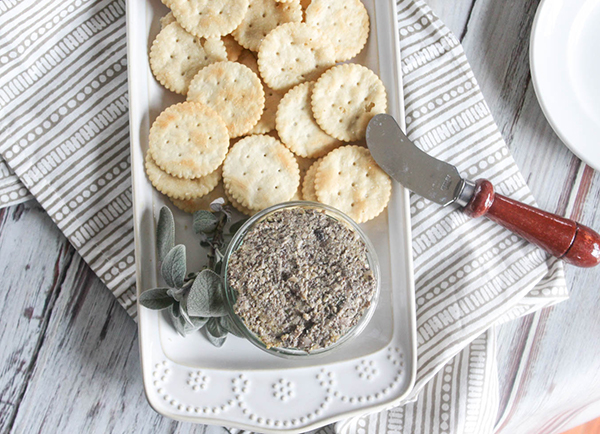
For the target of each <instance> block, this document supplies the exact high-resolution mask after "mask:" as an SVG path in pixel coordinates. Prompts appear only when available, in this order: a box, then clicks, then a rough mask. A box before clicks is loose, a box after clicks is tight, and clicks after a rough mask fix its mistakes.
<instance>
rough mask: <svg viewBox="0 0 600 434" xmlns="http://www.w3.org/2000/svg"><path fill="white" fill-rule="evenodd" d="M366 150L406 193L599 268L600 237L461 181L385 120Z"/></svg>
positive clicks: (372, 126) (371, 129)
mask: <svg viewBox="0 0 600 434" xmlns="http://www.w3.org/2000/svg"><path fill="white" fill-rule="evenodd" d="M367 145H368V147H369V150H370V151H371V155H373V158H374V159H375V161H376V162H377V164H378V165H379V166H380V167H381V168H382V169H383V170H384V171H385V172H387V174H388V175H390V176H391V177H392V178H393V179H395V180H396V181H398V182H399V183H400V184H402V185H403V186H404V187H406V188H408V189H409V190H411V191H413V192H415V193H417V194H418V195H420V196H423V197H424V198H426V199H429V200H430V201H432V202H435V203H438V204H440V205H443V206H446V205H449V204H451V203H456V204H458V205H460V206H462V207H464V210H463V211H464V212H465V213H466V214H467V215H469V216H471V217H480V216H486V217H487V218H489V219H490V220H492V221H494V222H496V223H498V224H500V225H502V226H504V227H505V228H507V229H510V230H511V231H513V232H514V233H516V234H517V235H520V236H521V237H523V238H525V239H526V240H527V241H529V242H531V243H533V244H535V245H537V246H538V247H541V248H542V249H544V250H545V251H546V252H548V253H550V254H551V255H553V256H556V257H558V258H561V259H562V260H564V261H565V262H568V263H570V264H573V265H577V266H579V267H593V266H595V265H597V264H598V263H600V235H599V234H598V233H596V232H595V231H593V230H592V229H590V228H588V227H587V226H584V225H581V224H579V223H577V222H575V221H573V220H569V219H566V218H563V217H560V216H558V215H556V214H551V213H549V212H545V211H542V210H540V209H537V208H534V207H532V206H529V205H525V204H524V203H521V202H518V201H516V200H513V199H510V198H508V197H505V196H502V195H499V194H495V193H494V187H493V186H492V183H491V182H489V181H487V180H485V179H479V180H477V181H475V182H473V181H469V180H467V179H463V178H461V176H460V174H459V173H458V170H457V169H456V167H454V166H453V165H451V164H448V163H446V162H444V161H440V160H438V159H436V158H434V157H432V156H430V155H428V154H426V153H425V152H423V151H421V150H420V149H419V148H418V147H417V146H416V145H415V144H414V143H413V142H411V141H410V139H409V138H408V137H406V135H405V134H404V133H403V132H402V130H401V129H400V126H399V125H398V123H397V122H396V121H395V119H394V118H393V117H392V116H390V115H387V114H379V115H376V116H375V117H373V119H371V121H370V122H369V125H368V126H367Z"/></svg>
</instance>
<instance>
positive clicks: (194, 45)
mask: <svg viewBox="0 0 600 434" xmlns="http://www.w3.org/2000/svg"><path fill="white" fill-rule="evenodd" d="M226 59H227V51H226V50H225V45H224V44H223V42H222V41H221V40H220V39H219V38H208V39H201V38H198V37H196V36H194V35H191V34H190V33H188V32H186V31H185V30H184V29H183V27H181V26H180V25H179V24H178V23H176V22H172V23H170V24H167V25H166V26H165V27H164V28H163V29H162V30H161V31H160V33H159V34H158V35H157V36H156V39H155V40H154V42H153V43H152V48H151V49H150V68H151V69H152V73H153V74H154V76H155V77H156V79H157V80H158V81H159V82H160V83H161V84H162V85H163V86H165V87H166V88H167V89H169V90H171V91H173V92H176V93H179V94H183V95H185V94H186V93H187V91H188V87H189V85H190V82H191V81H192V78H194V76H195V75H196V73H197V72H198V71H199V70H200V69H202V68H204V67H205V66H207V65H210V64H211V63H214V62H219V61H222V60H226Z"/></svg>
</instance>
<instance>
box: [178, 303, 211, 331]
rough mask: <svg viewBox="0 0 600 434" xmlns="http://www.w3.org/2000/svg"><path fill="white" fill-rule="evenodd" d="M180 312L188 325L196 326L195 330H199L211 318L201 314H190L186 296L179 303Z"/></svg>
mask: <svg viewBox="0 0 600 434" xmlns="http://www.w3.org/2000/svg"><path fill="white" fill-rule="evenodd" d="M179 313H180V314H181V316H182V317H183V318H184V319H185V320H186V321H187V323H188V325H189V326H190V327H193V328H194V330H199V329H201V328H202V327H204V326H205V325H206V323H207V322H208V320H209V319H210V318H204V317H199V316H190V315H189V314H188V307H187V301H186V299H185V298H184V299H183V300H182V301H181V303H179Z"/></svg>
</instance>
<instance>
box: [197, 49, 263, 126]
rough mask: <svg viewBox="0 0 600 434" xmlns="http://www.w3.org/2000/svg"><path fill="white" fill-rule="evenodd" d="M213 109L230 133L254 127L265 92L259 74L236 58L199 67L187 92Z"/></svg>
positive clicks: (261, 107) (261, 110) (258, 117)
mask: <svg viewBox="0 0 600 434" xmlns="http://www.w3.org/2000/svg"><path fill="white" fill-rule="evenodd" d="M187 99H188V101H195V102H199V103H202V104H205V105H206V106H208V107H210V108H211V109H213V110H214V111H215V112H216V113H217V114H218V115H219V116H220V117H221V119H223V121H224V122H225V125H227V130H228V132H229V137H230V138H234V137H239V136H242V135H244V134H246V133H247V132H248V131H250V130H251V129H252V127H254V126H255V125H256V124H257V123H258V121H259V119H260V117H261V115H262V112H263V108H264V106H265V92H264V91H263V85H262V83H261V82H260V79H259V78H258V76H257V75H256V74H255V73H254V72H252V70H250V68H248V67H246V66H244V65H242V64H241V63H236V62H228V61H226V62H217V63H213V64H212V65H209V66H207V67H205V68H204V69H202V70H201V71H200V72H198V74H196V76H195V77H194V79H193V80H192V82H191V83H190V88H189V90H188V95H187Z"/></svg>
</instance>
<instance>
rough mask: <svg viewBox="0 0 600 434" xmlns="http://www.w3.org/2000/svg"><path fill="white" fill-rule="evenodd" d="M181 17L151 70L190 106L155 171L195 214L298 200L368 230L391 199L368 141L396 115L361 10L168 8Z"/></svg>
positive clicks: (224, 4)
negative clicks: (360, 59)
mask: <svg viewBox="0 0 600 434" xmlns="http://www.w3.org/2000/svg"><path fill="white" fill-rule="evenodd" d="M163 3H165V5H167V6H168V7H169V8H170V9H171V12H170V13H169V14H168V15H167V16H165V17H163V18H162V19H161V26H162V30H161V31H160V33H159V34H158V35H157V36H156V38H155V40H154V42H153V44H152V48H151V50H150V66H151V69H152V72H153V74H154V75H155V77H156V79H157V80H158V81H159V82H160V83H161V84H162V85H164V86H165V87H166V88H167V89H169V90H171V91H173V92H176V93H178V94H181V95H184V96H186V101H185V102H182V103H179V104H175V105H173V106H170V107H168V108H167V109H166V110H164V111H163V112H162V113H161V114H160V115H159V116H158V118H157V119H156V121H155V122H154V124H153V125H152V128H151V129H150V141H149V149H148V153H147V155H146V172H147V174H148V177H149V179H150V181H151V182H152V184H153V185H154V186H155V187H156V188H157V189H158V190H159V191H160V192H162V193H164V194H166V195H167V196H169V197H170V198H171V200H172V201H173V203H174V204H175V205H176V206H177V207H179V208H180V209H182V210H184V211H187V212H194V211H197V210H199V209H207V208H208V205H209V204H210V203H211V202H212V201H213V200H215V199H216V198H219V197H225V198H226V199H227V200H228V201H229V202H230V203H231V204H232V205H233V206H234V207H235V208H236V209H238V210H239V211H240V212H242V213H244V214H247V215H252V214H254V213H256V212H258V211H260V210H262V209H264V208H266V207H269V206H271V205H275V204H277V203H280V202H286V201H289V200H300V199H303V200H312V201H319V202H322V203H325V204H328V205H331V206H334V207H336V208H338V209H340V210H341V211H343V212H344V213H346V214H348V215H349V216H350V217H351V218H353V219H354V220H355V221H357V222H358V223H362V222H365V221H367V220H370V219H372V218H374V217H376V216H377V215H379V214H380V213H381V212H382V211H383V210H384V209H385V207H386V206H387V203H388V201H389V198H390V194H391V181H390V179H389V177H388V176H387V175H386V174H385V173H384V172H383V171H382V170H381V169H380V168H379V166H377V164H376V163H375V161H374V160H373V158H372V157H371V155H370V153H369V151H368V149H367V148H365V147H364V137H365V132H366V127H367V124H368V123H369V121H370V119H371V118H372V117H373V116H375V115H376V114H378V113H384V112H385V111H386V108H387V98H386V92H385V88H384V86H383V84H382V82H381V80H380V79H379V77H377V75H376V74H375V73H374V72H372V71H371V70H369V69H368V68H366V67H364V66H362V65H359V64H354V63H344V64H339V63H340V62H346V61H347V60H349V59H351V58H353V57H355V56H356V55H357V54H358V53H359V52H360V51H361V50H362V49H363V48H364V46H365V44H366V42H367V38H368V35H369V16H368V13H367V10H366V9H365V7H364V5H363V4H362V2H361V1H360V0H312V1H307V0H163Z"/></svg>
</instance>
